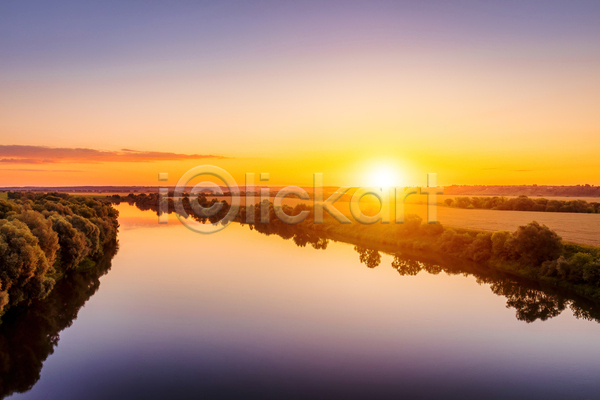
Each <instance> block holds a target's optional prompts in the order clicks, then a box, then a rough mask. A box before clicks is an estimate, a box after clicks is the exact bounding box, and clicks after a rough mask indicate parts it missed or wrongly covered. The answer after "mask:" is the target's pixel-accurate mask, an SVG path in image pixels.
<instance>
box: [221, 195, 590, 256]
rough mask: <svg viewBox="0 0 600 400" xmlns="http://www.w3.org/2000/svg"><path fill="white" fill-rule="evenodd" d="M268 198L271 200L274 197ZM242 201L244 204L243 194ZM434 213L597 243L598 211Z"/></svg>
mask: <svg viewBox="0 0 600 400" xmlns="http://www.w3.org/2000/svg"><path fill="white" fill-rule="evenodd" d="M227 200H229V199H227ZM270 200H271V201H273V198H271V199H270ZM303 202H304V201H302V200H299V199H297V198H293V197H288V198H286V199H285V200H284V202H283V204H287V205H289V206H292V207H293V206H295V205H296V204H298V203H303ZM305 203H306V204H309V205H312V201H306V202H305ZM241 204H242V205H244V204H245V202H244V198H243V197H242V199H241ZM348 204H349V203H348V202H344V201H340V202H336V203H335V207H336V208H337V209H338V210H340V212H342V213H343V214H344V215H347V216H349V215H350V210H349V205H348ZM367 207H369V205H368V204H366V207H365V208H367ZM361 208H362V207H361ZM365 213H367V212H366V211H365ZM405 213H406V214H416V215H419V216H420V217H421V218H423V220H424V221H425V220H427V206H426V205H424V204H411V203H407V204H406V205H405ZM437 213H438V221H439V222H440V223H441V224H442V225H444V226H449V227H454V228H463V229H475V230H481V231H501V230H504V231H511V232H512V231H515V230H516V229H517V228H518V227H519V226H521V225H526V224H528V223H530V222H532V221H537V222H539V223H540V224H544V225H546V226H548V227H549V228H551V229H553V230H554V231H556V233H558V234H559V235H560V236H561V237H562V238H563V240H565V241H568V242H573V243H579V244H588V245H593V246H600V214H577V213H550V212H534V211H502V210H467V209H461V208H453V207H438V208H437ZM392 218H393V215H392ZM351 219H352V218H351Z"/></svg>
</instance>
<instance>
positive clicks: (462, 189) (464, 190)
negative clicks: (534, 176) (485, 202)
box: [444, 184, 600, 197]
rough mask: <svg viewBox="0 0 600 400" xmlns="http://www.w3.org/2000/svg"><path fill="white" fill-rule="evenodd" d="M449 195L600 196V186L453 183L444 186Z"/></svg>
mask: <svg viewBox="0 0 600 400" xmlns="http://www.w3.org/2000/svg"><path fill="white" fill-rule="evenodd" d="M444 194H447V195H455V196H458V195H469V196H547V197H553V196H565V197H600V186H594V185H590V184H585V185H576V186H548V185H492V186H483V185H475V186H469V185H452V186H446V187H445V188H444Z"/></svg>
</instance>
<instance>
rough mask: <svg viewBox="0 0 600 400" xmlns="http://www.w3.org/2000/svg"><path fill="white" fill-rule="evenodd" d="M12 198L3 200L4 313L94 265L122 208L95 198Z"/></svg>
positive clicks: (0, 296)
mask: <svg viewBox="0 0 600 400" xmlns="http://www.w3.org/2000/svg"><path fill="white" fill-rule="evenodd" d="M8 198H9V200H3V199H0V315H1V314H2V312H3V311H5V310H6V308H7V307H10V306H14V305H15V304H18V303H21V302H26V303H29V302H31V301H32V300H36V299H43V298H44V297H46V296H47V295H48V293H49V292H50V291H51V290H52V288H53V287H54V285H55V278H58V277H61V276H63V275H64V274H65V273H66V272H68V271H70V270H75V269H76V268H77V267H78V266H79V264H80V263H81V262H82V261H83V260H84V259H85V260H86V263H85V266H86V267H88V268H89V267H90V266H93V265H94V263H95V261H94V260H93V259H94V258H96V257H99V256H100V255H101V254H102V252H103V248H104V246H106V245H107V244H109V243H110V242H114V241H115V240H116V236H117V229H118V226H119V225H118V222H117V217H118V212H117V211H116V210H114V209H113V208H112V207H111V206H110V205H109V204H105V203H102V202H99V201H96V200H93V199H90V198H87V199H86V198H80V197H72V196H69V195H67V194H64V193H47V194H40V193H29V192H25V193H22V192H10V193H8ZM88 256H89V257H91V258H87V259H86V257H88Z"/></svg>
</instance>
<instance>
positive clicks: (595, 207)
mask: <svg viewBox="0 0 600 400" xmlns="http://www.w3.org/2000/svg"><path fill="white" fill-rule="evenodd" d="M444 204H445V205H446V206H448V207H456V208H466V209H484V210H510V211H542V212H567V213H591V214H592V213H600V203H598V202H591V203H588V202H587V201H585V200H548V199H544V198H539V199H531V198H529V197H527V196H519V197H515V198H507V197H498V196H494V197H455V198H454V199H450V198H449V199H446V200H444Z"/></svg>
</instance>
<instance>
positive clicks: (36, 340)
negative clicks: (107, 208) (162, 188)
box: [0, 243, 117, 398]
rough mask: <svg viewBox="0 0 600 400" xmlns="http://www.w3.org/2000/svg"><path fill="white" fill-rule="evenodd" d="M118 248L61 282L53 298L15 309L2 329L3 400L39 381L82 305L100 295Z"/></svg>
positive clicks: (0, 383) (0, 369)
mask: <svg viewBox="0 0 600 400" xmlns="http://www.w3.org/2000/svg"><path fill="white" fill-rule="evenodd" d="M116 252H117V244H116V243H114V244H113V245H111V246H109V247H107V248H105V250H104V254H105V255H104V257H103V258H102V259H101V260H99V261H98V262H97V263H96V265H95V266H94V267H93V268H92V269H90V270H88V271H85V272H77V273H75V274H72V275H69V276H66V277H64V278H63V279H61V280H60V281H59V282H58V283H57V284H56V286H55V288H54V290H53V291H52V292H51V293H50V295H49V296H48V297H47V298H46V299H44V300H41V301H37V302H34V303H33V304H31V305H30V306H28V307H27V308H19V307H15V308H14V309H11V310H9V311H8V313H7V314H6V315H4V316H3V317H2V321H3V322H2V325H0V398H4V397H7V396H9V395H11V394H13V393H23V392H26V391H28V390H30V389H31V388H32V387H33V386H34V385H35V383H36V382H37V381H38V380H39V379H40V372H41V370H42V364H43V362H44V361H45V360H46V358H48V356H49V355H50V354H52V353H53V352H54V348H55V347H56V345H57V344H58V340H59V334H60V332H61V331H62V330H64V329H66V328H68V327H70V326H71V325H72V324H73V321H75V319H77V314H78V313H79V310H80V309H81V307H83V305H84V304H85V303H86V302H87V301H88V300H89V299H90V297H92V296H93V295H94V293H96V292H97V291H98V288H99V287H100V280H99V279H100V277H101V276H103V275H104V274H106V273H107V272H108V271H109V270H110V268H111V262H112V258H113V257H114V255H115V254H116Z"/></svg>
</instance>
